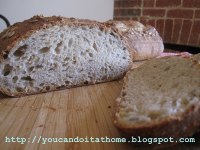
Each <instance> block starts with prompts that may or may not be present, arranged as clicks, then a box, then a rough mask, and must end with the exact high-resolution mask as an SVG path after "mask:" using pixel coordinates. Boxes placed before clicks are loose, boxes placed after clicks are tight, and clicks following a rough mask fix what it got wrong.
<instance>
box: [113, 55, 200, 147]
mask: <svg viewBox="0 0 200 150" xmlns="http://www.w3.org/2000/svg"><path fill="white" fill-rule="evenodd" d="M192 57H193V56H192ZM192 57H179V56H172V57H163V58H157V59H153V60H149V61H148V63H145V64H143V65H142V66H140V67H139V68H136V69H133V70H131V71H129V72H128V73H127V74H126V76H125V81H124V86H123V89H122V91H121V95H120V97H119V98H117V109H116V113H115V119H114V125H115V126H116V127H118V128H119V129H120V131H122V133H123V135H126V136H127V137H131V136H140V137H151V138H154V137H173V138H180V137H181V138H182V137H188V136H192V135H193V134H194V133H195V132H197V131H198V130H199V127H200V117H199V116H200V64H199V63H197V61H194V60H193V59H192ZM194 57H195V58H196V57H197V55H196V56H194ZM171 144H174V143H171Z"/></svg>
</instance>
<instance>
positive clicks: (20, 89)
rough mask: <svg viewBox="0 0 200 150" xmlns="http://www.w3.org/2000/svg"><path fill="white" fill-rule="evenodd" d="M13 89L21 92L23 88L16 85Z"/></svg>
mask: <svg viewBox="0 0 200 150" xmlns="http://www.w3.org/2000/svg"><path fill="white" fill-rule="evenodd" d="M15 89H16V91H17V92H23V89H22V88H21V87H16V88H15Z"/></svg>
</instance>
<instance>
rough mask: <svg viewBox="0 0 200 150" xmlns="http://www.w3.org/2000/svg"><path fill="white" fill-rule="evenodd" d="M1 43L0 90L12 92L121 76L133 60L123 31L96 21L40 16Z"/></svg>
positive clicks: (17, 26) (1, 35)
mask: <svg viewBox="0 0 200 150" xmlns="http://www.w3.org/2000/svg"><path fill="white" fill-rule="evenodd" d="M0 43H1V44H0V91H1V92H2V93H4V94H6V95H9V96H22V95H28V94H36V93H41V92H47V91H52V90H58V89H63V88H70V87H75V86H81V85H88V84H94V83H100V82H105V81H111V80H116V79H118V78H121V77H123V75H124V74H125V73H126V72H127V71H128V70H129V68H130V67H131V64H132V58H131V54H130V52H129V50H128V48H127V45H126V43H125V42H124V41H123V39H122V37H121V35H120V34H119V33H117V32H116V31H115V30H114V29H113V28H112V27H109V26H106V25H105V24H103V23H99V22H96V21H90V20H79V19H74V18H70V19H69V18H63V17H56V16H53V17H43V16H34V17H33V18H31V19H28V20H25V21H23V22H20V23H16V24H14V25H12V26H10V27H9V28H8V29H6V30H5V31H3V32H2V33H0Z"/></svg>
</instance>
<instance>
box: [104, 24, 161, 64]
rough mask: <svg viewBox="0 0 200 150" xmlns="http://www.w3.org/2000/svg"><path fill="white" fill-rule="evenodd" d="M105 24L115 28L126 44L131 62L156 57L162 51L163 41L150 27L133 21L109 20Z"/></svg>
mask: <svg viewBox="0 0 200 150" xmlns="http://www.w3.org/2000/svg"><path fill="white" fill-rule="evenodd" d="M107 24H108V25H110V26H113V27H115V28H116V30H117V31H118V32H119V33H120V34H121V35H122V37H123V39H124V41H126V42H127V45H128V46H129V49H130V51H131V52H132V55H133V61H138V60H146V59H150V58H154V57H157V56H159V55H160V54H161V53H162V52H163V50H164V45H163V40H162V38H161V37H160V36H159V33H158V32H157V31H156V29H155V28H154V27H152V26H149V25H146V26H145V25H143V24H141V23H140V22H138V21H134V20H128V21H116V20H109V21H108V22H107Z"/></svg>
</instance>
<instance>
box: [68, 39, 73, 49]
mask: <svg viewBox="0 0 200 150" xmlns="http://www.w3.org/2000/svg"><path fill="white" fill-rule="evenodd" d="M72 43H73V39H72V38H71V39H70V40H69V42H68V47H71V46H72Z"/></svg>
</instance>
